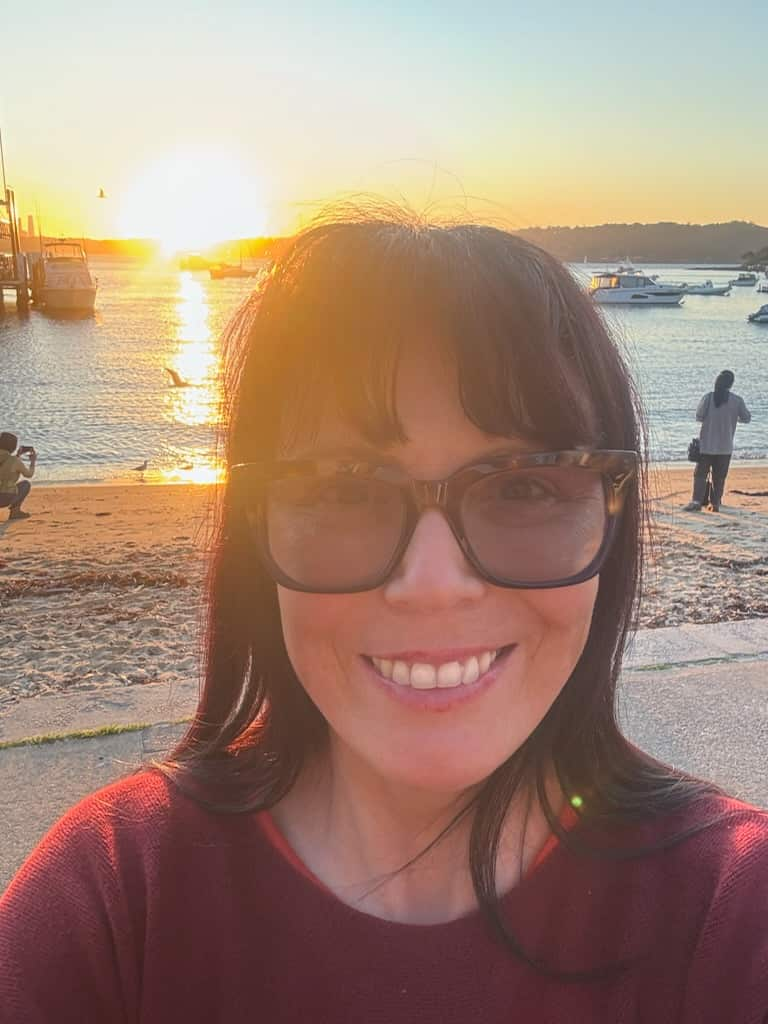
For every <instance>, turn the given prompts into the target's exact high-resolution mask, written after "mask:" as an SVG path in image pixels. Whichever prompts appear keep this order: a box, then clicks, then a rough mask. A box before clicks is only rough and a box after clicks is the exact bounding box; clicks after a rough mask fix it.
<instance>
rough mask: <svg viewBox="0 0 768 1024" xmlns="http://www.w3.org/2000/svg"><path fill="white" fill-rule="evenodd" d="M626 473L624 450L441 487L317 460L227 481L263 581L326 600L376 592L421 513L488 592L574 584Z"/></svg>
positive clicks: (469, 476)
mask: <svg viewBox="0 0 768 1024" xmlns="http://www.w3.org/2000/svg"><path fill="white" fill-rule="evenodd" d="M636 472H637V453H636V452H628V451H562V452H539V453H533V454H527V453H526V454H524V455H515V456H503V457H499V458H495V457H494V458H489V459H486V460H483V461H482V462H478V463H476V464H474V465H470V466H466V467H464V468H462V469H460V470H459V471H458V472H456V473H454V474H453V475H452V476H450V477H448V478H447V479H445V480H414V479H412V478H411V477H408V476H407V475H406V474H405V473H404V472H403V471H402V470H400V469H399V468H398V467H397V466H394V465H380V464H376V463H373V462H365V461H358V460H355V459H344V458H322V459H314V460H313V459H295V460H285V461H279V462H246V463H240V464H238V465H235V466H232V467H231V470H230V481H231V487H232V494H233V497H234V501H235V506H236V508H237V509H238V511H239V512H240V514H241V515H242V516H243V518H244V521H245V523H246V524H247V528H248V530H249V531H250V533H251V534H252V536H253V538H254V540H255V542H256V545H257V547H258V550H259V552H260V555H261V557H262V559H263V561H264V563H265V565H266V567H267V569H268V571H269V573H270V575H271V576H272V578H273V579H274V580H275V582H277V583H280V584H282V586H284V587H288V588H290V589H291V590H301V591H306V592H309V593H315V594H337V593H355V592H359V591H365V590H374V589H375V588H376V587H379V586H381V585H382V584H383V583H385V582H386V580H387V579H388V578H389V577H390V576H391V575H392V573H393V572H394V570H395V569H396V567H397V565H398V564H399V562H400V560H401V558H402V557H403V554H404V553H405V550H406V548H407V547H408V544H409V543H410V540H411V537H412V536H413V532H414V530H415V529H416V525H417V523H418V521H419V519H420V517H421V514H422V512H423V511H424V510H425V509H428V508H437V509H439V510H440V511H441V512H442V513H443V515H444V516H445V518H446V520H447V522H448V524H449V526H450V528H451V530H452V532H453V534H454V536H455V538H456V541H457V543H458V545H459V547H460V548H461V550H462V552H463V553H464V556H465V557H466V559H467V560H468V561H469V563H470V564H471V565H472V566H473V568H474V569H475V571H476V572H477V573H478V574H479V575H480V576H481V577H482V578H483V579H485V580H488V581H489V582H490V583H493V584H495V585H496V586H499V587H514V588H519V589H542V588H552V587H567V586H571V585H572V584H575V583H581V582H583V581H584V580H588V579H590V578H591V577H593V576H595V575H596V574H597V573H598V572H599V571H600V567H601V566H602V565H603V563H604V561H605V559H606V556H607V554H608V551H609V549H610V544H611V540H612V538H613V535H614V533H615V530H616V524H617V522H618V519H619V516H620V514H621V510H622V508H623V505H624V500H625V497H626V494H627V491H628V489H629V484H630V482H631V480H632V479H633V478H634V476H635V474H636Z"/></svg>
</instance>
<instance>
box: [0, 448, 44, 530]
mask: <svg viewBox="0 0 768 1024" xmlns="http://www.w3.org/2000/svg"><path fill="white" fill-rule="evenodd" d="M18 443H19V439H18V438H17V437H16V435H15V434H11V433H8V432H5V431H4V432H3V433H2V434H0V508H10V510H11V512H10V515H9V516H8V518H9V519H29V512H24V511H23V510H22V508H21V504H22V502H23V501H24V499H25V498H26V496H27V495H28V494H29V492H30V489H31V486H32V485H31V484H30V482H29V479H26V480H22V481H21V483H19V477H20V476H24V477H28V478H31V477H33V476H34V475H35V463H36V462H37V453H36V452H35V449H34V448H20V449H19V451H18V453H17V454H16V455H14V454H13V453H14V452H15V451H16V447H17V445H18ZM25 454H28V455H29V465H27V463H26V462H24V460H23V459H22V458H21V456H22V455H25Z"/></svg>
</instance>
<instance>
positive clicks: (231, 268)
mask: <svg viewBox="0 0 768 1024" xmlns="http://www.w3.org/2000/svg"><path fill="white" fill-rule="evenodd" d="M208 273H209V274H210V275H211V278H212V279H213V280H214V281H217V280H219V279H220V278H222V277H258V276H259V274H260V273H261V271H260V270H249V269H248V268H247V267H244V266H242V264H241V265H240V266H235V265H234V264H232V263H216V264H215V265H214V266H212V267H209V269H208Z"/></svg>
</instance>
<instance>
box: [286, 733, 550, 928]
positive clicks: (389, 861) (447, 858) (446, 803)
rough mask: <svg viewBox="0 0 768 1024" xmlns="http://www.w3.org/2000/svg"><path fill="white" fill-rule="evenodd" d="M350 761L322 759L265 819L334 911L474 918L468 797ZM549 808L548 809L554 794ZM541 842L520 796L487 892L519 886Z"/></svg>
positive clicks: (529, 800)
mask: <svg viewBox="0 0 768 1024" xmlns="http://www.w3.org/2000/svg"><path fill="white" fill-rule="evenodd" d="M355 760H356V759H355V758H354V756H353V755H351V754H350V753H349V752H347V751H344V750H333V749H331V750H329V751H328V752H327V753H326V754H325V755H324V756H323V757H320V758H318V759H316V760H315V761H314V763H312V764H311V765H308V766H307V768H306V769H305V771H304V772H303V773H302V775H301V777H300V778H299V780H298V782H297V783H296V785H295V787H294V788H293V789H292V790H291V792H290V793H289V794H288V795H287V796H286V797H285V798H284V800H283V801H281V803H280V804H279V805H278V806H277V807H276V808H275V809H274V810H273V815H274V818H275V820H276V822H277V824H278V827H279V828H280V829H281V830H282V832H283V834H284V835H285V837H286V839H287V840H288V842H289V843H290V844H291V845H292V847H293V848H294V850H295V851H296V853H297V854H298V856H299V857H300V858H301V859H302V860H303V861H304V863H305V864H306V866H307V867H308V868H309V869H310V871H312V873H313V874H314V875H315V876H316V877H317V878H318V879H319V880H320V881H321V882H322V883H323V884H324V885H325V886H327V887H328V888H329V889H330V890H331V891H332V892H334V894H335V895H336V896H337V897H338V898H339V899H340V900H342V902H344V903H347V904H348V905H350V906H354V907H355V908H357V909H358V910H361V911H363V912H364V913H369V914H372V915H373V916H375V917H381V918H383V919H386V920H392V921H400V922H403V923H408V924H434V923H440V922H445V921H450V920H453V919H455V918H457V917H461V916H463V915H464V914H467V913H469V912H471V911H473V910H475V909H476V907H477V899H476V896H475V892H474V888H473V885H472V878H471V874H470V870H469V858H468V844H469V837H470V831H471V827H472V822H473V818H474V810H473V809H472V807H471V801H472V797H473V796H474V795H475V793H476V791H477V788H475V789H473V790H469V791H463V792H460V793H435V792H432V791H422V790H418V789H414V788H413V787H412V786H410V785H409V786H406V785H397V784H396V783H393V782H392V781H391V780H385V779H382V778H380V777H379V776H377V775H376V773H375V772H373V771H370V770H368V771H366V770H361V769H360V765H359V764H354V766H353V762H354V761H355ZM550 798H551V800H552V803H553V806H555V807H557V806H558V799H557V793H556V792H555V789H554V788H553V789H552V790H551V791H550ZM462 812H463V813H462ZM446 830H447V831H446ZM443 833H445V834H443ZM548 834H549V827H548V826H547V824H546V820H545V818H544V816H543V812H542V811H541V808H540V806H539V804H538V801H536V800H535V799H534V797H533V794H532V791H531V790H530V788H526V789H525V791H524V792H521V793H519V794H518V795H516V797H515V799H514V800H513V801H512V803H511V805H510V807H509V809H508V811H507V815H506V818H505V821H504V825H503V829H502V836H501V842H500V845H499V854H498V858H497V865H496V880H497V892H499V893H503V892H505V891H507V890H509V889H510V888H512V887H513V886H514V885H516V884H517V883H518V882H519V881H520V880H521V878H522V877H523V875H524V874H525V871H526V869H527V868H528V866H529V865H530V863H531V862H532V861H533V859H534V858H535V856H536V854H537V853H538V851H539V850H540V848H541V846H542V845H543V844H544V842H545V841H546V838H547V836H548Z"/></svg>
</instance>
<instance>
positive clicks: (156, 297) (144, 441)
mask: <svg viewBox="0 0 768 1024" xmlns="http://www.w3.org/2000/svg"><path fill="white" fill-rule="evenodd" d="M92 269H93V270H94V272H95V274H96V275H97V277H98V279H99V292H98V297H97V312H96V315H95V316H93V317H89V318H86V319H77V320H72V319H60V318H54V317H50V316H48V315H46V314H45V313H43V312H39V311H37V310H33V311H32V312H31V313H30V314H29V316H28V317H26V318H22V317H19V316H18V315H17V314H16V312H15V309H14V307H13V303H12V302H8V304H7V306H6V312H5V314H4V315H2V314H0V429H2V430H12V431H13V432H14V433H16V434H18V435H19V439H20V441H21V443H22V444H33V445H34V446H35V448H36V449H37V451H38V453H39V462H38V467H39V468H38V476H37V477H36V480H39V482H40V483H43V482H50V483H64V482H67V483H86V482H97V481H107V480H110V481H124V480H128V479H135V478H136V477H137V476H138V474H136V473H135V472H133V467H134V466H137V465H139V464H140V463H142V462H143V461H144V459H148V460H149V468H148V470H147V473H146V474H145V475H144V479H145V480H146V481H147V482H161V481H194V482H206V481H210V480H213V479H215V478H216V477H217V474H218V473H219V472H220V468H219V466H218V464H217V459H216V451H215V437H216V426H217V422H218V417H219V409H220V384H219V380H220V370H221V363H220V347H219V338H220V335H221V332H222V329H223V327H224V325H225V324H226V322H227V320H228V318H229V317H230V315H231V314H232V312H233V311H234V310H235V309H236V307H237V305H238V304H239V302H240V301H241V300H242V299H243V298H245V296H246V295H247V294H248V293H249V292H250V290H251V289H252V288H253V286H254V281H253V280H252V279H248V278H243V279H236V278H235V279H233V278H230V279H226V280H221V281H211V280H210V279H209V276H208V274H207V273H190V272H181V271H178V270H176V269H174V268H172V267H168V266H141V265H137V264H135V263H128V262H125V263H120V262H106V261H98V260H93V261H92ZM590 269H591V268H589V267H583V266H581V265H579V266H575V267H574V268H573V270H574V272H575V273H576V274H577V275H579V276H580V275H582V274H584V273H588V272H589V270H590ZM643 269H644V270H645V271H646V272H647V273H658V274H659V275H660V276H661V278H662V279H665V280H673V281H674V280H678V281H679V280H686V281H688V282H689V283H690V282H693V281H694V280H697V281H703V280H705V279H706V278H708V277H709V278H711V279H712V280H713V281H715V282H716V283H717V282H719V281H726V280H727V279H728V278H729V277H732V276H734V275H733V274H732V273H728V272H717V271H689V270H687V269H684V268H681V267H679V266H677V267H669V266H663V267H662V266H656V267H653V266H644V267H643ZM762 301H768V296H765V295H761V294H758V293H757V292H755V291H754V289H751V288H734V289H733V291H732V292H731V295H730V296H728V297H725V298H720V297H716V296H688V297H686V299H685V303H684V304H683V306H681V307H680V308H664V307H656V308H639V309H638V308H633V307H630V308H626V307H625V308H618V307H617V308H612V309H608V307H603V308H604V309H608V316H609V317H610V319H611V321H612V323H613V326H614V328H615V331H616V333H617V335H618V336H619V338H620V343H621V344H622V347H623V348H624V351H625V354H626V355H627V358H628V360H629V362H630V365H631V368H632V370H633V372H634V374H635V376H636V379H637V381H638V385H639V388H640V392H641V395H642V397H643V399H644V402H645V405H646V409H647V412H648V418H649V422H650V428H651V438H650V443H651V454H652V456H653V457H654V458H657V459H661V460H665V461H676V460H684V459H685V455H686V449H687V446H688V441H689V440H690V438H691V437H692V436H693V435H694V433H696V429H697V428H696V424H695V422H694V420H693V414H694V410H695V408H696V404H697V402H698V400H699V398H700V397H701V396H702V395H703V394H704V393H705V392H706V391H708V390H710V389H711V387H712V384H713V381H714V378H715V376H716V374H717V373H718V372H719V371H720V370H722V369H726V368H727V369H731V370H733V371H734V373H735V374H736V385H735V387H734V390H735V391H736V392H737V393H738V394H741V395H742V396H743V397H744V399H745V401H746V403H747V406H748V407H749V408H750V410H751V412H752V415H753V420H752V423H750V424H749V425H748V426H740V427H739V429H738V431H737V433H736V456H737V457H739V458H745V459H765V458H766V457H768V358H767V357H768V325H753V324H748V323H747V322H746V319H745V318H746V315H747V313H749V312H752V311H753V310H755V309H757V307H758V306H759V305H761V304H762ZM165 366H169V367H171V368H173V369H175V370H177V371H178V372H179V373H180V374H181V375H182V376H183V377H184V378H185V379H186V380H189V381H190V382H191V383H192V384H193V385H194V386H193V387H189V388H172V387H170V377H169V375H168V374H167V373H166V372H165V370H164V369H163V368H164V367H165Z"/></svg>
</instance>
